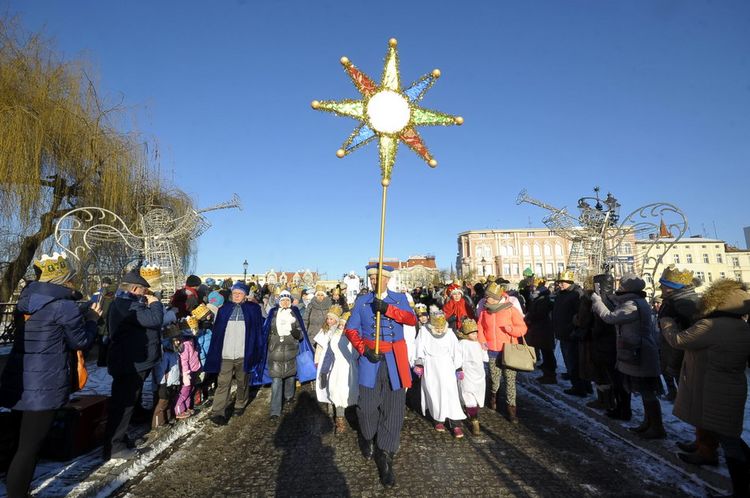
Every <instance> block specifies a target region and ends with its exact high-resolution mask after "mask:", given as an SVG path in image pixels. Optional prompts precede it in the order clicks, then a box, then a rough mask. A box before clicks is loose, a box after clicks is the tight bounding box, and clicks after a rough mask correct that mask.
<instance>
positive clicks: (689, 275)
mask: <svg viewBox="0 0 750 498" xmlns="http://www.w3.org/2000/svg"><path fill="white" fill-rule="evenodd" d="M659 283H660V284H661V285H663V286H665V287H669V288H670V289H682V288H683V287H686V286H688V285H693V272H692V271H690V270H679V269H677V267H676V266H675V265H669V266H668V267H667V268H665V269H664V272H662V274H661V278H660V279H659Z"/></svg>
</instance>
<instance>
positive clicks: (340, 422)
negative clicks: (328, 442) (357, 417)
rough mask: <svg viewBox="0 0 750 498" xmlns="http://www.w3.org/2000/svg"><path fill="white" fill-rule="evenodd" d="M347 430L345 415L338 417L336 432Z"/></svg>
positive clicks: (340, 432) (341, 432)
mask: <svg viewBox="0 0 750 498" xmlns="http://www.w3.org/2000/svg"><path fill="white" fill-rule="evenodd" d="M345 432H346V419H345V418H344V417H336V429H335V433H336V434H343V433H345Z"/></svg>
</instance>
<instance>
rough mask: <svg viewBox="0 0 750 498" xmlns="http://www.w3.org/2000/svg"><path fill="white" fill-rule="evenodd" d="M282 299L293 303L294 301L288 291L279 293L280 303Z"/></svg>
mask: <svg viewBox="0 0 750 498" xmlns="http://www.w3.org/2000/svg"><path fill="white" fill-rule="evenodd" d="M282 299H289V300H290V301H291V300H292V293H291V292H289V291H288V290H283V291H281V292H280V293H279V301H281V300H282Z"/></svg>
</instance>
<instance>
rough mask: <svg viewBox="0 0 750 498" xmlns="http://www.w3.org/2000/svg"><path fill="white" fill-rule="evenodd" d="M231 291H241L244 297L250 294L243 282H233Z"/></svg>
mask: <svg viewBox="0 0 750 498" xmlns="http://www.w3.org/2000/svg"><path fill="white" fill-rule="evenodd" d="M232 290H233V291H236V290H238V291H242V292H244V293H245V295H248V294H249V293H250V289H248V288H247V285H245V283H244V282H235V283H234V285H232Z"/></svg>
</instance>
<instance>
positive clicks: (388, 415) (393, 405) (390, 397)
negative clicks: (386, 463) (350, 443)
mask: <svg viewBox="0 0 750 498" xmlns="http://www.w3.org/2000/svg"><path fill="white" fill-rule="evenodd" d="M405 408H406V389H399V390H397V391H394V390H392V389H391V381H390V379H389V378H388V366H387V365H386V363H385V361H381V362H380V366H378V376H377V378H376V379H375V387H373V388H370V387H364V386H359V404H358V405H357V418H358V419H359V430H360V432H361V433H362V437H364V438H365V439H367V440H371V439H372V438H374V437H375V435H376V434H377V445H378V448H380V449H381V450H383V451H390V452H391V453H395V452H396V451H398V446H399V443H400V441H401V427H402V426H403V425H404V411H405Z"/></svg>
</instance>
